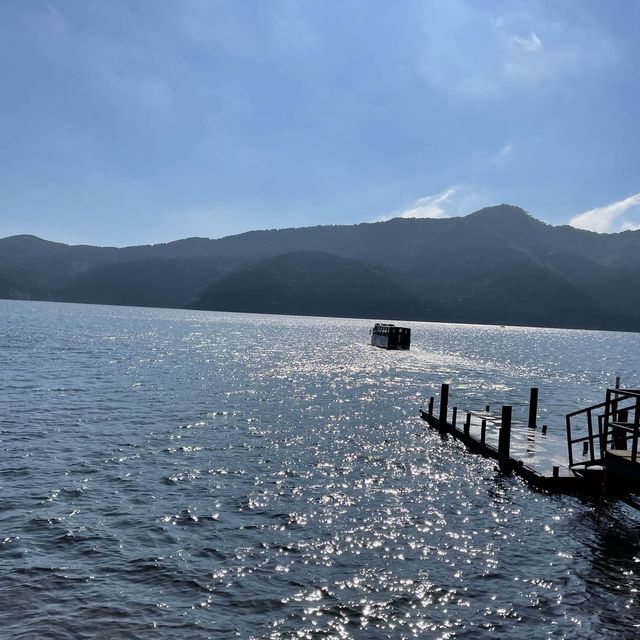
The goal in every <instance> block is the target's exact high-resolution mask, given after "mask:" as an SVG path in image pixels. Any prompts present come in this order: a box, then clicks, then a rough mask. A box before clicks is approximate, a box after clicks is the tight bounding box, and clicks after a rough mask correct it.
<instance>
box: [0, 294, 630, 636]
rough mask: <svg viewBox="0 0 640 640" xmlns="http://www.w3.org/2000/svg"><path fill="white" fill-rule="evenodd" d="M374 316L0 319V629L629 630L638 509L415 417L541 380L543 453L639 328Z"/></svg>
mask: <svg viewBox="0 0 640 640" xmlns="http://www.w3.org/2000/svg"><path fill="white" fill-rule="evenodd" d="M372 324H373V321H368V320H353V319H329V318H302V317H287V316H261V315H245V314H224V313H208V312H192V311H181V310H167V309H139V308H127V307H108V306H86V305H70V304H69V305H67V304H53V303H35V302H10V301H0V364H1V366H2V378H1V379H0V389H1V390H2V393H1V395H0V400H1V402H2V409H1V411H0V419H1V423H0V451H1V454H0V456H1V457H0V495H1V500H0V562H1V566H2V572H1V574H0V623H1V629H0V637H2V638H73V639H76V638H114V639H119V638H196V639H198V638H337V639H339V638H375V639H378V638H414V637H420V638H489V637H491V638H495V637H509V638H545V637H553V638H564V637H566V638H610V637H617V638H636V637H640V626H639V625H640V603H639V602H638V589H639V588H640V579H639V578H638V575H637V569H638V562H640V547H639V545H638V543H639V542H640V517H639V516H638V515H637V514H636V512H635V511H633V510H632V509H631V508H630V507H627V506H625V505H623V504H621V503H615V502H612V503H604V504H603V505H601V506H600V508H598V505H597V504H596V503H593V502H590V501H586V500H581V499H579V498H575V497H570V496H550V495H545V494H543V493H539V492H535V491H532V490H530V489H529V488H528V487H527V486H526V485H525V484H523V483H522V481H521V480H519V479H517V478H513V477H510V476H504V475H501V474H500V473H499V472H497V471H496V470H495V464H494V463H493V462H491V461H489V460H486V459H483V458H481V457H478V456H474V455H471V454H468V453H466V452H465V449H464V447H462V446H461V445H460V444H459V443H456V442H452V441H451V440H443V439H442V438H441V437H440V436H439V435H437V434H436V433H434V432H432V431H429V430H428V428H427V427H426V425H425V423H424V422H423V421H422V420H420V418H419V417H418V407H419V406H420V405H422V404H423V403H424V402H426V400H427V399H428V397H429V395H435V394H436V392H437V391H438V389H439V385H440V383H441V382H443V381H447V382H450V383H451V385H452V387H451V400H452V403H453V404H457V405H458V406H460V407H468V408H476V409H479V408H483V407H484V405H485V404H486V403H491V404H494V405H497V404H502V403H509V404H513V405H514V406H515V410H516V412H518V411H520V413H523V412H524V411H525V410H526V406H525V403H526V401H527V399H528V389H529V387H530V386H538V387H539V388H540V401H541V409H540V410H541V421H544V422H546V423H548V424H549V431H550V433H557V434H559V435H560V436H561V435H562V433H563V415H564V413H565V412H567V411H571V410H573V409H575V408H578V407H580V406H582V405H584V404H586V403H589V402H597V401H600V400H601V399H602V395H603V389H604V387H605V386H606V385H607V384H611V382H612V381H613V379H614V378H615V376H616V375H621V376H622V379H623V384H624V383H626V384H628V385H629V386H631V385H637V384H638V382H639V380H640V370H639V363H638V354H639V353H640V335H638V334H628V333H607V332H594V331H569V330H557V329H528V328H514V327H493V326H465V325H447V324H431V323H418V322H413V323H410V326H411V327H412V347H411V351H409V352H401V353H398V352H387V351H384V350H381V349H376V348H374V347H370V346H369V345H368V331H369V328H370V327H371V326H372ZM598 515H599V517H598Z"/></svg>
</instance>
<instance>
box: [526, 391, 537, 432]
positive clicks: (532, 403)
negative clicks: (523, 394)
mask: <svg viewBox="0 0 640 640" xmlns="http://www.w3.org/2000/svg"><path fill="white" fill-rule="evenodd" d="M537 419H538V387H531V392H530V394H529V422H528V426H529V429H535V428H536V422H537Z"/></svg>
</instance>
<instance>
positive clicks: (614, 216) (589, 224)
mask: <svg viewBox="0 0 640 640" xmlns="http://www.w3.org/2000/svg"><path fill="white" fill-rule="evenodd" d="M636 207H640V193H636V194H634V195H632V196H629V197H628V198H624V200H619V201H618V202H613V203H611V204H608V205H605V206H604V207H596V208H595V209H589V211H584V212H583V213H579V214H578V215H576V216H573V218H571V220H569V224H570V225H571V226H572V227H576V228H577V229H586V230H587V231H597V232H599V233H614V232H617V231H629V230H635V229H638V228H640V224H637V223H635V222H633V221H630V220H622V221H619V220H618V219H619V218H620V216H621V215H622V214H624V213H626V212H627V211H630V210H631V211H635V208H636Z"/></svg>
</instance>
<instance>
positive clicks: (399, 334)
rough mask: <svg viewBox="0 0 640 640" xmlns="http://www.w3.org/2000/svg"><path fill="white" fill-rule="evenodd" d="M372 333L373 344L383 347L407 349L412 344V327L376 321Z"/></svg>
mask: <svg viewBox="0 0 640 640" xmlns="http://www.w3.org/2000/svg"><path fill="white" fill-rule="evenodd" d="M370 333H371V344H372V345H373V346H374V347H380V348H381V349H402V350H405V351H406V350H407V349H408V348H409V345H410V344H411V329H410V328H409V327H396V325H395V324H383V323H381V322H376V324H375V326H374V327H373V329H371V331H370Z"/></svg>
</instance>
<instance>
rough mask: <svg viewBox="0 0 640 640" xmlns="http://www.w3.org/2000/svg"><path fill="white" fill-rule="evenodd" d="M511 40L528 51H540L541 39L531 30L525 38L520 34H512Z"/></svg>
mask: <svg viewBox="0 0 640 640" xmlns="http://www.w3.org/2000/svg"><path fill="white" fill-rule="evenodd" d="M512 40H513V42H514V43H515V44H516V45H518V46H519V47H522V48H523V49H524V50H525V51H528V52H529V53H535V52H536V51H540V49H542V41H541V40H540V38H538V36H537V35H536V34H535V33H533V31H532V32H531V33H530V34H529V36H528V37H526V38H523V37H521V36H513V38H512Z"/></svg>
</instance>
